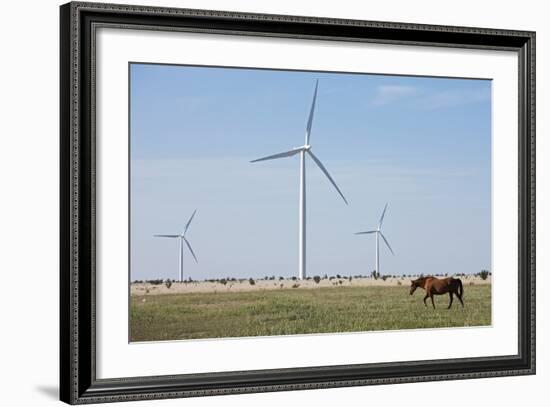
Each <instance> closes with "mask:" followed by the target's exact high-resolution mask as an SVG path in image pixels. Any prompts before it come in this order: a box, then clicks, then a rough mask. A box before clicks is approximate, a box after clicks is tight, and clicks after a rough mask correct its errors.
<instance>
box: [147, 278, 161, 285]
mask: <svg viewBox="0 0 550 407" xmlns="http://www.w3.org/2000/svg"><path fill="white" fill-rule="evenodd" d="M147 283H149V284H151V285H161V284H162V283H164V280H163V279H162V278H160V279H158V280H147Z"/></svg>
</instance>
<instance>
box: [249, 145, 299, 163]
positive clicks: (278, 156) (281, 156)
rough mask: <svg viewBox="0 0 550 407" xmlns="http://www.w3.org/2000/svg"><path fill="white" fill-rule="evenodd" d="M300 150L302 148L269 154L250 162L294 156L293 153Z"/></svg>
mask: <svg viewBox="0 0 550 407" xmlns="http://www.w3.org/2000/svg"><path fill="white" fill-rule="evenodd" d="M300 151H302V149H301V148H294V149H292V150H289V151H285V152H284V153H279V154H273V155H268V156H267V157H262V158H258V159H257V160H252V161H250V162H251V163H255V162H258V161H265V160H275V159H276V158H284V157H292V156H293V155H296V154H298V153H299V152H300Z"/></svg>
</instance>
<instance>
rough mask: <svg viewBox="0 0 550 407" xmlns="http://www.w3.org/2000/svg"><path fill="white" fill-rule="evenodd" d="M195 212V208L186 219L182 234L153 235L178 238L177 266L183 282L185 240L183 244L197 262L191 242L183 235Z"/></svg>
mask: <svg viewBox="0 0 550 407" xmlns="http://www.w3.org/2000/svg"><path fill="white" fill-rule="evenodd" d="M195 213H197V210H196V209H195V211H194V212H193V214H192V215H191V217H190V218H189V220H188V221H187V224H186V225H185V229H184V230H183V233H182V234H180V235H154V236H155V237H167V238H171V239H178V240H179V244H180V248H179V253H180V266H179V268H180V282H183V242H185V244H186V245H187V247H188V248H189V251H190V252H191V255H192V256H193V258H194V259H195V262H197V263H198V262H199V261H198V260H197V256H195V253H194V252H193V249H192V248H191V244H190V243H189V241H188V240H187V238H186V237H185V235H186V233H187V229H189V225H190V224H191V221H192V220H193V218H194V217H195Z"/></svg>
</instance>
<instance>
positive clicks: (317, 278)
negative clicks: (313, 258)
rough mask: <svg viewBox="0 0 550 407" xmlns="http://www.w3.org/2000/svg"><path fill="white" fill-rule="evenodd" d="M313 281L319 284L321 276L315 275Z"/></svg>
mask: <svg viewBox="0 0 550 407" xmlns="http://www.w3.org/2000/svg"><path fill="white" fill-rule="evenodd" d="M313 281H315V282H316V283H317V284H319V282H320V281H321V277H319V276H314V277H313Z"/></svg>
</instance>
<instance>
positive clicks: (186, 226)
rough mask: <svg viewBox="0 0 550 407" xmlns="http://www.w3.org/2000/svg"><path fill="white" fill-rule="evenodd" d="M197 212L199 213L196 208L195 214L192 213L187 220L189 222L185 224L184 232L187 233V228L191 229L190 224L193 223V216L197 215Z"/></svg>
mask: <svg viewBox="0 0 550 407" xmlns="http://www.w3.org/2000/svg"><path fill="white" fill-rule="evenodd" d="M195 213H197V210H196V209H195V211H194V212H193V214H192V215H191V217H190V218H189V220H188V221H187V224H186V225H185V230H184V231H183V234H184V235H185V233H186V232H187V229H189V225H190V224H191V221H192V220H193V218H194V217H195Z"/></svg>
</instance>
